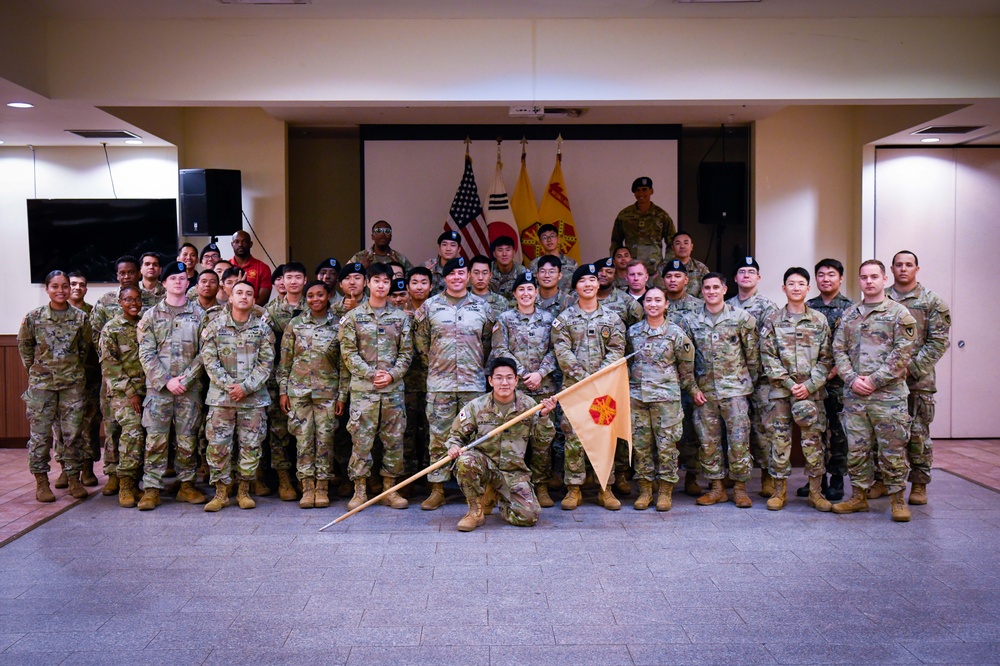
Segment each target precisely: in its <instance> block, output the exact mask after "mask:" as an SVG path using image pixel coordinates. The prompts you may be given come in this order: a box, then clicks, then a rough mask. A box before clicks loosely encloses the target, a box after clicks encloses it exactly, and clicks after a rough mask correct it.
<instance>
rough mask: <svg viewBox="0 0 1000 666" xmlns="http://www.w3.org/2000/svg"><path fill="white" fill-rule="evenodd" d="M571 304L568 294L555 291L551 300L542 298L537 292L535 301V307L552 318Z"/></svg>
mask: <svg viewBox="0 0 1000 666" xmlns="http://www.w3.org/2000/svg"><path fill="white" fill-rule="evenodd" d="M574 270H575V269H574ZM560 284H561V283H560ZM560 289H561V287H560ZM573 296H576V294H573ZM572 304H573V301H572V299H570V294H569V292H565V291H557V292H556V295H555V296H552V297H551V298H542V294H541V293H540V292H539V294H538V298H537V299H535V307H536V308H540V309H542V310H545V311H546V312H548V313H549V314H550V315H552V316H553V317H558V316H559V314H560V313H561V312H562V311H563V310H565V309H566V308H568V307H569V306H570V305H572Z"/></svg>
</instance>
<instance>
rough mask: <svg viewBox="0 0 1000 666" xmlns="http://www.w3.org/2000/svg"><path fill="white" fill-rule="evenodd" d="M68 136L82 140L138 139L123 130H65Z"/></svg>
mask: <svg viewBox="0 0 1000 666" xmlns="http://www.w3.org/2000/svg"><path fill="white" fill-rule="evenodd" d="M66 131H67V132H69V133H70V134H76V135H77V136H82V137H83V138H84V139H138V138H139V135H138V134H133V133H132V132H126V131H125V130H66Z"/></svg>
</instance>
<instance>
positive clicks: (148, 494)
mask: <svg viewBox="0 0 1000 666" xmlns="http://www.w3.org/2000/svg"><path fill="white" fill-rule="evenodd" d="M138 506H139V511H152V510H153V509H155V508H156V507H158V506H160V489H159V488H146V490H145V492H143V493H142V499H140V500H139V505H138Z"/></svg>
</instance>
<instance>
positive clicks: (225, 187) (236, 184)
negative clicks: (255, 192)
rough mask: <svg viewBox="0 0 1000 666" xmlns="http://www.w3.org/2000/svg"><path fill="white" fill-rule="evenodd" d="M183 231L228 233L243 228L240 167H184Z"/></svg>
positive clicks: (189, 234)
mask: <svg viewBox="0 0 1000 666" xmlns="http://www.w3.org/2000/svg"><path fill="white" fill-rule="evenodd" d="M180 195H181V232H182V233H183V234H184V235H185V236H226V235H230V234H234V233H236V232H237V231H239V230H240V229H242V228H243V218H242V215H243V184H242V181H241V180H240V172H239V170H237V169H181V170H180Z"/></svg>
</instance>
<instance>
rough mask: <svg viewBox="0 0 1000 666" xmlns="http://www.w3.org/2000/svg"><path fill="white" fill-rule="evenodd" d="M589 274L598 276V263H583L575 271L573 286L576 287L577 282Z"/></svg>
mask: <svg viewBox="0 0 1000 666" xmlns="http://www.w3.org/2000/svg"><path fill="white" fill-rule="evenodd" d="M587 275H593V276H595V277H596V276H597V265H596V264H583V265H582V266H580V267H579V268H577V269H576V270H575V271H573V282H572V285H573V288H574V289H576V283H577V282H579V281H580V278H582V277H585V276H587Z"/></svg>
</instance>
